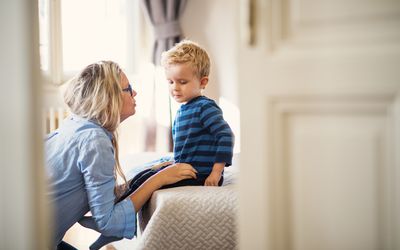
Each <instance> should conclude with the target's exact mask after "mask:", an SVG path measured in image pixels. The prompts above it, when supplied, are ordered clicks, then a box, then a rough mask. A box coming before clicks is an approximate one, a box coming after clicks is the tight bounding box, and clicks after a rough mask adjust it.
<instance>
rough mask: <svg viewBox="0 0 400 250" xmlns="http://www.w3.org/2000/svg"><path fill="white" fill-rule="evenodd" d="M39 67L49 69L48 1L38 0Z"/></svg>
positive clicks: (44, 69)
mask: <svg viewBox="0 0 400 250" xmlns="http://www.w3.org/2000/svg"><path fill="white" fill-rule="evenodd" d="M39 31H40V33H39V35H40V38H39V45H40V68H41V69H42V70H43V71H48V70H49V1H48V0H39Z"/></svg>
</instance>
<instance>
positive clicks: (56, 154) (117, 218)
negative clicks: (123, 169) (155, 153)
mask: <svg viewBox="0 0 400 250" xmlns="http://www.w3.org/2000/svg"><path fill="white" fill-rule="evenodd" d="M111 138H112V134H111V133H110V132H109V131H107V130H106V129H104V128H102V127H101V126H100V125H98V124H97V123H95V122H93V121H88V120H85V119H82V118H80V117H78V116H75V115H73V116H70V117H68V118H67V119H66V120H65V121H64V122H63V124H62V125H61V127H60V128H59V129H57V130H56V131H54V132H53V133H50V134H49V135H48V136H47V138H46V139H45V160H46V170H47V174H48V178H49V180H48V182H49V189H48V199H49V201H50V203H51V204H50V206H52V207H53V209H54V221H53V223H54V238H53V239H54V244H55V245H57V244H58V243H59V242H60V241H61V240H62V238H63V237H64V234H65V233H66V231H67V230H68V229H69V228H70V227H71V226H72V225H73V224H75V223H76V222H77V221H78V220H79V219H81V218H82V216H84V215H85V214H86V213H87V212H88V211H89V210H90V211H91V213H92V216H93V218H94V219H95V221H96V224H97V226H98V227H99V229H100V231H101V232H102V233H103V234H104V235H108V236H116V237H124V238H128V239H131V238H133V236H134V234H135V232H136V212H135V209H134V207H133V203H132V201H131V200H130V199H129V198H128V199H126V200H124V201H122V202H119V203H117V204H114V200H115V195H114V185H115V179H114V165H115V159H114V149H113V146H112V143H111Z"/></svg>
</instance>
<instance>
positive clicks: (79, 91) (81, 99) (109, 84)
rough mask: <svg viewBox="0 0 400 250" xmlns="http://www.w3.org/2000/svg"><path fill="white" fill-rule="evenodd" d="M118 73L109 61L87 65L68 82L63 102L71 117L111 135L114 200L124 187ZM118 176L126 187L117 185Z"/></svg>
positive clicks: (119, 74) (120, 98)
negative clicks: (120, 153)
mask: <svg viewBox="0 0 400 250" xmlns="http://www.w3.org/2000/svg"><path fill="white" fill-rule="evenodd" d="M121 73H122V70H121V68H120V67H119V65H118V64H117V63H115V62H112V61H100V62H97V63H93V64H90V65H89V66H87V67H86V68H85V69H83V70H82V71H81V72H80V73H79V74H78V75H77V76H75V77H74V78H73V79H72V80H71V81H70V83H69V85H68V87H67V89H66V91H65V93H64V101H65V103H66V104H67V105H68V107H69V108H70V110H71V112H72V113H74V114H76V115H78V116H80V117H82V118H85V119H88V120H94V121H96V122H98V123H99V124H100V125H101V126H102V127H103V128H105V129H107V130H108V131H110V132H111V133H112V135H113V138H112V145H113V147H114V158H115V167H114V178H115V188H114V193H115V195H116V196H117V197H119V196H120V195H121V194H122V192H123V191H124V189H125V187H126V184H127V181H126V177H125V175H124V173H123V171H122V169H121V165H120V163H119V157H118V133H117V128H118V126H119V123H120V117H121V116H120V111H121V108H122V95H121V93H122V88H121ZM118 175H119V176H120V177H121V178H122V179H123V181H124V184H125V185H121V187H119V186H118V183H117V177H118Z"/></svg>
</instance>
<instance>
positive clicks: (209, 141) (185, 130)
mask: <svg viewBox="0 0 400 250" xmlns="http://www.w3.org/2000/svg"><path fill="white" fill-rule="evenodd" d="M172 135H173V140H174V159H175V162H182V163H189V164H191V165H192V166H193V167H194V168H195V169H196V170H197V171H198V172H199V173H203V174H209V173H211V170H212V167H213V165H214V163H219V162H225V166H230V165H231V164H232V155H233V144H234V136H233V133H232V130H231V128H230V127H229V125H228V123H227V122H226V121H225V120H224V118H223V116H222V110H221V109H220V108H219V107H218V105H217V104H216V103H215V102H214V101H213V100H211V99H209V98H207V97H205V96H199V97H196V98H194V99H192V100H190V101H189V102H188V103H186V104H183V105H182V106H181V107H180V109H179V110H178V111H177V114H176V118H175V121H174V125H173V127H172Z"/></svg>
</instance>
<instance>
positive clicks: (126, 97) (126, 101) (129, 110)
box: [121, 72, 137, 122]
mask: <svg viewBox="0 0 400 250" xmlns="http://www.w3.org/2000/svg"><path fill="white" fill-rule="evenodd" d="M121 88H122V89H123V91H122V109H121V122H122V121H123V120H125V119H126V118H128V117H129V116H131V115H133V114H135V112H136V109H135V107H136V101H135V96H136V95H137V93H136V91H135V90H133V89H132V92H130V91H129V81H128V78H127V77H126V75H125V73H124V72H122V73H121ZM131 93H132V94H131Z"/></svg>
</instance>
